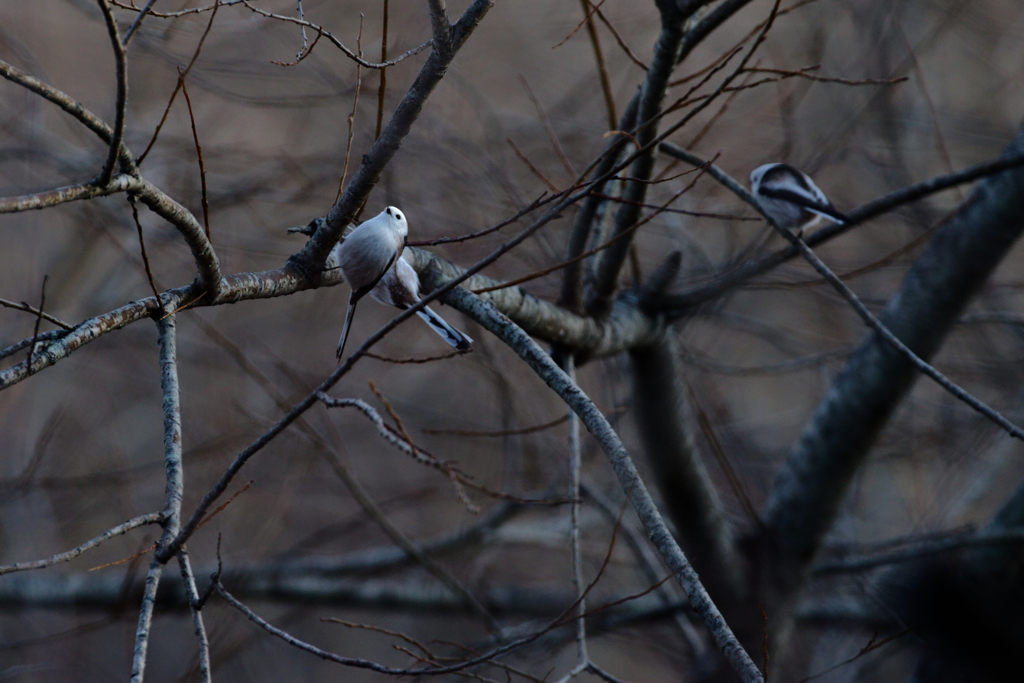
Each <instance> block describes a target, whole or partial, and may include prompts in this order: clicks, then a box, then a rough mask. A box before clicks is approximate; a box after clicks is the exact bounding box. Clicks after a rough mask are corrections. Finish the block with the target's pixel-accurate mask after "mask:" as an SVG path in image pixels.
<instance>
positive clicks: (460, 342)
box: [416, 308, 473, 352]
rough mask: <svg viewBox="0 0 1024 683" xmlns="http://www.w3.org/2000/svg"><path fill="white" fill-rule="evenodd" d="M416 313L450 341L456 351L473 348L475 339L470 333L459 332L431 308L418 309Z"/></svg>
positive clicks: (442, 337)
mask: <svg viewBox="0 0 1024 683" xmlns="http://www.w3.org/2000/svg"><path fill="white" fill-rule="evenodd" d="M416 315H418V316H419V317H421V318H423V320H424V322H426V323H427V324H428V325H430V329H432V330H434V332H437V334H438V335H440V337H441V339H444V340H445V341H446V342H448V344H449V345H450V346H451V347H452V348H454V349H455V350H456V351H460V352H465V351H469V350H470V349H471V348H473V340H472V339H470V338H469V335H467V334H464V333H462V332H459V331H458V330H457V329H455V328H454V327H452V326H451V325H449V324H448V323H446V322H445V320H444V318H442V317H441V316H439V315H438V314H437V313H434V311H432V310H431V309H430V308H424V309H423V310H422V311H416Z"/></svg>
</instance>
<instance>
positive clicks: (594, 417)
mask: <svg viewBox="0 0 1024 683" xmlns="http://www.w3.org/2000/svg"><path fill="white" fill-rule="evenodd" d="M445 301H446V303H448V304H449V305H451V306H454V307H455V308H458V309H459V310H460V311H462V312H463V313H466V314H467V315H469V316H471V317H472V318H473V319H474V320H476V321H477V322H478V323H480V325H482V326H483V327H484V328H486V329H487V330H489V331H490V332H492V333H493V334H495V335H496V336H497V337H498V338H499V339H501V340H502V341H504V342H505V343H506V344H508V345H509V346H510V347H511V348H512V349H513V350H514V351H515V352H516V353H518V354H519V356H520V357H521V358H522V359H523V360H525V361H526V362H527V364H528V365H530V367H531V368H533V370H534V371H535V372H536V373H537V374H538V375H539V376H540V377H541V379H543V380H544V381H545V382H546V383H547V384H548V386H549V387H551V388H552V389H553V390H554V391H555V393H557V394H558V395H559V396H561V397H562V400H564V401H565V402H566V403H567V404H568V405H569V407H571V408H572V409H573V411H574V412H575V413H576V414H577V415H579V416H580V419H581V420H582V421H583V423H584V424H585V425H586V426H587V429H588V430H590V433H591V434H593V435H594V437H595V438H596V439H597V441H598V443H599V444H600V445H601V448H602V450H604V452H605V455H606V456H607V457H608V459H609V461H610V462H611V465H612V469H613V470H615V474H616V475H617V476H618V478H619V483H620V485H621V486H622V489H623V490H624V491H625V492H626V493H627V495H628V496H629V498H630V500H631V501H632V503H633V508H634V509H635V510H636V512H637V515H638V516H639V517H640V521H641V522H642V523H643V525H644V528H645V529H646V531H647V535H648V536H649V537H650V539H651V542H652V543H654V546H655V547H656V548H657V549H658V552H659V553H661V556H662V557H663V558H664V559H665V561H666V562H667V563H668V565H669V567H670V568H671V569H672V572H673V573H674V574H675V576H676V579H677V580H678V581H679V583H680V585H681V586H682V588H683V590H684V591H686V594H687V596H688V597H689V600H690V604H691V605H692V606H693V609H694V611H695V612H696V613H697V614H698V615H699V616H700V617H701V619H702V620H703V621H704V623H705V625H706V626H707V627H708V629H709V630H710V631H711V635H712V637H713V638H714V640H715V643H716V644H717V645H718V647H719V649H720V650H721V651H722V653H723V654H724V655H725V658H726V660H728V662H729V663H730V665H731V666H732V667H733V670H735V671H736V673H737V674H739V676H740V678H741V679H742V680H744V681H751V682H753V681H756V682H758V683H761V682H762V681H763V678H762V676H761V672H760V671H758V669H757V666H756V665H755V664H754V662H753V661H752V660H751V659H750V656H749V655H748V654H747V653H746V651H745V650H744V649H743V646H742V645H740V643H739V641H738V640H737V639H736V636H735V635H733V633H732V630H731V629H730V628H729V625H728V624H726V622H725V620H724V619H723V618H722V615H721V613H720V612H719V611H718V608H717V607H716V606H715V604H714V602H713V601H712V600H711V598H710V596H708V594H707V591H706V590H705V589H704V586H703V585H702V584H701V582H700V579H698V578H697V573H696V572H695V571H694V570H693V567H692V566H690V563H689V561H688V560H687V559H686V556H685V555H684V554H683V552H682V550H680V549H679V546H678V545H677V544H676V541H675V539H674V538H673V537H672V534H671V533H670V532H669V531H668V528H667V527H666V526H665V522H664V521H663V520H662V518H661V514H660V513H659V512H658V508H657V507H656V506H655V504H654V501H653V500H652V499H651V496H650V494H649V493H648V492H647V487H646V486H645V485H644V483H643V480H642V479H641V478H640V475H639V473H638V472H637V470H636V465H634V464H633V461H632V459H631V458H630V456H629V453H627V452H626V449H625V447H623V445H622V442H621V441H620V440H619V437H618V435H616V433H615V431H614V430H613V429H612V427H611V425H610V424H608V421H607V420H606V419H605V417H604V415H602V414H601V411H600V410H598V408H597V406H595V405H594V404H593V402H592V401H591V400H590V398H589V397H587V395H586V394H584V393H583V392H582V391H581V390H580V388H579V387H577V386H576V385H575V384H574V383H572V382H571V381H570V380H569V378H568V377H567V376H566V375H565V373H564V372H562V371H561V370H560V369H559V368H558V366H557V365H555V364H554V362H553V361H552V360H551V358H550V357H549V356H548V355H547V354H546V353H544V351H543V350H542V349H541V348H540V347H539V346H537V344H536V343H535V342H534V341H533V340H532V339H530V337H529V336H528V335H526V333H524V332H523V331H522V329H520V328H519V327H517V326H516V325H515V323H513V322H512V321H511V320H509V319H508V318H506V317H505V316H504V315H502V314H501V313H500V312H499V311H498V310H497V309H496V308H494V306H493V305H492V304H490V303H489V302H486V301H484V300H482V299H479V298H477V297H475V296H474V295H472V294H470V293H469V292H467V291H466V290H464V289H455V290H453V291H452V292H451V293H450V294H449V295H448V296H447V297H446V300H445Z"/></svg>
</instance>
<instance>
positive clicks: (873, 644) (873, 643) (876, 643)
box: [799, 629, 910, 683]
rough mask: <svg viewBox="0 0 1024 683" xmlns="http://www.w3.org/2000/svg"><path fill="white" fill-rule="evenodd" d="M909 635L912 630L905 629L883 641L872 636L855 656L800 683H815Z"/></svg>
mask: <svg viewBox="0 0 1024 683" xmlns="http://www.w3.org/2000/svg"><path fill="white" fill-rule="evenodd" d="M908 633H910V629H905V630H903V631H900V632H899V633H894V634H893V635H891V636H889V637H887V638H883V639H881V640H878V634H877V633H876V634H875V635H873V636H871V640H869V641H868V644H867V645H865V646H864V647H863V648H861V650H860V652H858V653H857V654H855V655H854V656H852V657H850V658H849V659H844V660H843V661H841V662H839V663H838V664H835V665H833V666H830V667H828V668H827V669H823V670H822V671H819V672H817V673H814V674H811V675H810V676H807V677H806V678H801V679H800V681H799V683H808V681H813V680H814V679H815V678H820V677H822V676H824V675H825V674H828V673H832V672H833V671H835V670H836V669H838V668H840V667H843V666H846V665H847V664H851V663H853V662H855V661H857V660H858V659H860V658H861V657H863V656H864V655H866V654H867V653H869V652H871V651H873V650H877V649H878V648H880V647H882V646H883V645H888V644H889V643H891V642H892V641H894V640H898V639H900V638H902V637H903V636H905V635H907V634H908Z"/></svg>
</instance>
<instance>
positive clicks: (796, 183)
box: [750, 164, 850, 237]
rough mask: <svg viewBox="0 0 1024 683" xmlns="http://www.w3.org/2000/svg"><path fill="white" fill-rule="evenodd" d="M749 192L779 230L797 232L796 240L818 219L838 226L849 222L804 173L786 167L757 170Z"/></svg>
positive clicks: (752, 178) (787, 165)
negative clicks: (823, 219)
mask: <svg viewBox="0 0 1024 683" xmlns="http://www.w3.org/2000/svg"><path fill="white" fill-rule="evenodd" d="M750 189H751V192H752V193H753V195H754V198H755V199H757V203H758V204H759V205H760V206H761V208H762V209H763V210H764V212H765V213H766V214H768V215H769V216H771V217H772V220H774V221H775V222H776V224H778V226H779V227H780V228H785V229H787V230H793V229H796V234H797V236H798V237H799V236H800V235H801V234H802V233H803V230H804V228H805V227H807V225H808V224H809V223H811V222H812V221H815V220H817V219H818V217H819V216H820V217H824V218H827V219H829V220H831V221H834V222H836V223H839V224H840V225H845V224H846V223H849V222H850V219H849V218H847V217H846V216H844V215H843V214H841V213H839V212H838V211H836V208H835V207H834V206H832V202H830V201H829V200H828V197H826V196H825V193H824V192H822V191H821V190H820V189H818V186H817V185H815V184H814V181H813V180H811V179H810V178H809V177H808V176H807V174H806V173H802V172H800V171H798V170H797V169H795V168H793V167H792V166H790V165H789V164H765V165H763V166H758V167H757V168H755V169H754V170H753V171H752V172H751V174H750Z"/></svg>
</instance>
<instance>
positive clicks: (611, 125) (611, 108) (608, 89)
mask: <svg viewBox="0 0 1024 683" xmlns="http://www.w3.org/2000/svg"><path fill="white" fill-rule="evenodd" d="M601 2H604V0H601ZM580 5H582V7H583V15H584V16H585V17H586V18H585V19H584V21H586V23H587V34H588V35H589V36H590V44H591V46H592V47H593V48H594V60H595V61H596V62H597V75H598V77H599V78H600V80H601V92H602V93H604V104H605V107H607V109H608V130H613V129H615V128H616V127H617V125H618V121H619V117H618V115H617V114H616V113H615V95H614V94H613V93H612V82H611V80H610V79H609V78H608V67H607V66H606V65H605V63H604V53H602V52H601V41H600V39H599V38H598V36H597V27H596V26H594V16H593V15H594V12H597V11H598V10H597V8H595V9H594V11H593V12H592V11H590V0H580ZM613 32H614V31H613ZM617 37H618V34H616V38H617ZM573 175H575V173H574V174H573Z"/></svg>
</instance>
